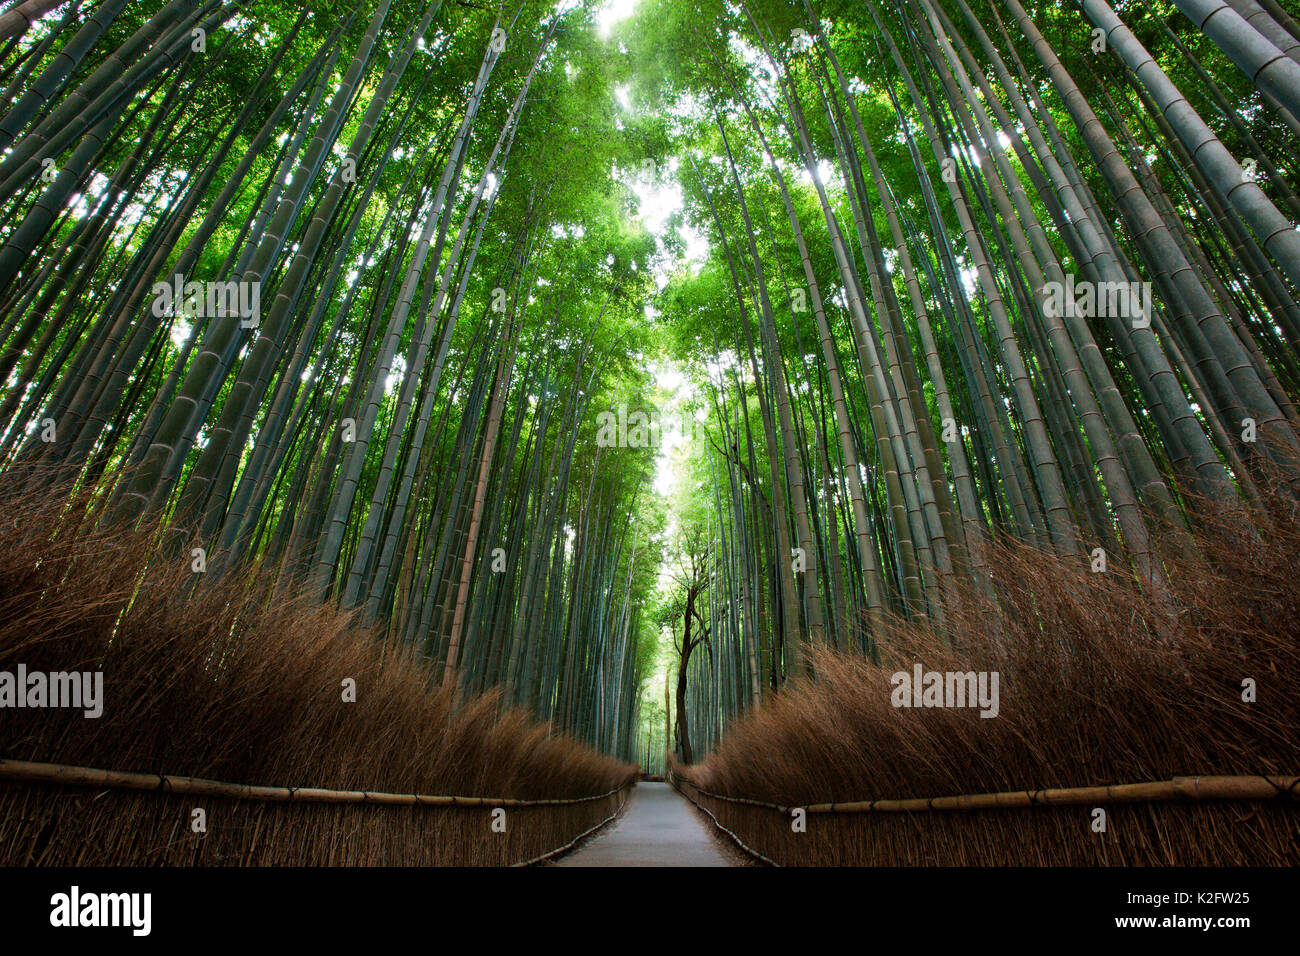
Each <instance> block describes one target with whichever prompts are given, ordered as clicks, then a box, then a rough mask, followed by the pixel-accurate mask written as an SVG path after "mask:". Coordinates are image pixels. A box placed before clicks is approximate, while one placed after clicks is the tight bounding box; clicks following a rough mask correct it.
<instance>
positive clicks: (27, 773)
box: [0, 757, 627, 808]
mask: <svg viewBox="0 0 1300 956" xmlns="http://www.w3.org/2000/svg"><path fill="white" fill-rule="evenodd" d="M3 780H17V781H22V782H25V783H48V784H54V785H57V786H67V787H106V788H109V789H114V790H140V791H152V792H155V793H183V794H193V795H195V796H204V797H230V798H232V799H235V800H258V801H262V802H264V803H342V804H348V803H353V804H355V803H363V804H371V805H376V806H420V807H493V808H495V807H555V806H565V805H568V804H574V803H590V802H591V801H593V800H603V799H605V798H606V797H612V796H613V795H614V794H616V793H618V792H620V791H622V790H626V789H627V784H624V785H623V786H621V787H615V788H614V789H613V790H610V791H609V792H607V793H598V794H596V795H595V796H591V797H569V798H563V799H548V800H524V799H520V798H518V797H452V796H432V795H428V794H422V793H379V792H375V791H370V790H323V789H321V788H318V787H265V786H255V785H252V784H246V783H223V782H221V781H219V780H205V779H203V778H202V777H175V776H170V775H168V774H161V773H129V772H127V771H123V770H97V769H94V768H92V767H69V766H66V765H64V764H57V763H37V762H35V761H31V760H6V759H4V758H3V757H0V781H3Z"/></svg>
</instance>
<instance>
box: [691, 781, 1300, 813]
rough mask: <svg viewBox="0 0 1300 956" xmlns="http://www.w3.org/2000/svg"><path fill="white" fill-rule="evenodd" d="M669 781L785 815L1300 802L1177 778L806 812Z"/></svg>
mask: <svg viewBox="0 0 1300 956" xmlns="http://www.w3.org/2000/svg"><path fill="white" fill-rule="evenodd" d="M669 778H670V780H672V781H674V782H676V781H681V782H682V783H684V784H686V785H687V786H688V787H690V788H691V789H693V790H694V791H696V792H697V793H700V794H703V795H704V796H706V797H712V798H713V799H715V800H725V801H727V802H728V803H743V804H748V805H749V806H755V807H765V808H767V809H770V810H777V811H780V812H781V813H789V812H790V811H791V810H803V811H804V812H805V813H915V812H917V811H929V810H1000V809H1012V808H1022V807H1067V806H1081V805H1085V804H1095V803H1165V802H1169V801H1173V800H1269V799H1277V798H1281V797H1290V798H1291V799H1292V800H1300V777H1277V776H1265V775H1263V774H1259V775H1256V776H1237V777H1227V776H1219V777H1214V776H1207V777H1174V778H1173V779H1172V780H1155V781H1150V782H1147V783H1122V784H1115V785H1111V786H1099V787H1061V788H1054V789H1049V790H1009V791H1003V792H1001V793H967V794H960V795H957V796H949V797H915V798H911V799H906V800H851V801H847V802H843V803H810V804H807V805H805V806H802V807H798V806H783V805H782V804H779V803H769V802H768V801H765V800H754V799H751V798H749V797H732V796H728V795H726V794H724V793H713V792H711V791H709V790H705V789H704V788H703V787H698V786H696V785H695V784H694V783H692V782H691V781H690V780H687V779H686V778H684V777H681V776H679V775H677V774H672V773H670V775H669Z"/></svg>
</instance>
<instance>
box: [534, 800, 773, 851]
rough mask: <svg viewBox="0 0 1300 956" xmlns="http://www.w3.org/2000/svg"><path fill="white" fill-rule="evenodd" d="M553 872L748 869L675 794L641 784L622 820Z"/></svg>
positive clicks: (708, 824) (584, 845) (690, 807)
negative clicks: (576, 868)
mask: <svg viewBox="0 0 1300 956" xmlns="http://www.w3.org/2000/svg"><path fill="white" fill-rule="evenodd" d="M554 865H555V866H750V865H752V861H751V860H750V858H749V857H748V856H747V855H746V854H744V853H742V852H741V851H740V850H739V849H738V848H736V847H735V846H734V845H732V844H730V843H728V842H727V841H726V840H725V839H724V838H723V837H722V836H721V835H720V834H719V833H718V832H717V830H716V829H715V828H714V826H713V825H712V824H711V823H710V822H709V821H708V820H707V819H706V818H705V816H704V815H703V814H702V813H700V811H698V810H696V809H695V808H694V807H692V806H691V805H690V804H689V803H687V801H686V800H685V798H683V797H682V796H681V794H679V793H677V791H675V790H674V789H673V788H672V787H670V786H669V785H668V784H666V783H641V784H638V785H637V787H636V789H635V790H634V791H633V792H632V797H631V799H630V800H629V802H628V805H627V807H626V809H625V810H624V812H623V815H622V816H621V817H619V819H618V821H617V822H615V823H614V825H613V826H611V827H609V828H608V829H606V830H602V831H601V832H600V833H598V834H596V835H595V836H594V837H592V838H591V839H590V840H588V841H587V842H585V843H584V844H582V845H581V846H579V847H578V848H577V849H576V850H574V851H573V852H571V853H568V854H566V855H565V856H563V857H561V858H560V859H559V860H557V861H556V862H555V864H554Z"/></svg>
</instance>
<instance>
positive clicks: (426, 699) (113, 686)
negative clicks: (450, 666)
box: [0, 485, 635, 865]
mask: <svg viewBox="0 0 1300 956" xmlns="http://www.w3.org/2000/svg"><path fill="white" fill-rule="evenodd" d="M28 487H30V485H29V486H28ZM66 503H67V498H66V496H59V495H46V494H41V495H32V494H27V493H22V492H21V491H15V490H14V489H13V488H11V487H7V488H0V514H3V515H4V521H3V522H2V523H0V670H12V669H13V668H14V667H15V666H16V665H17V664H19V663H22V664H24V665H26V667H27V669H28V671H29V672H30V671H47V672H48V671H102V672H103V674H104V696H105V699H106V704H105V707H104V713H103V716H102V717H100V718H98V719H88V718H86V717H84V716H83V715H82V712H81V711H80V710H70V709H21V710H10V709H6V710H5V711H4V712H3V713H2V714H0V756H4V757H6V758H9V759H12V760H32V761H44V762H50V763H60V764H68V765H73V766H83V767H94V768H102V769H107V770H120V771H135V772H148V773H166V774H175V775H184V776H195V777H204V778H208V779H213V780H222V781H232V782H240V783H249V784H274V785H283V786H303V787H319V788H326V789H335V790H372V791H388V792H393V793H424V794H453V795H466V796H470V795H484V796H500V797H513V798H521V799H533V798H566V797H586V796H591V795H593V794H600V793H605V792H607V791H611V790H615V789H616V788H618V787H620V786H622V785H624V784H628V785H630V784H631V783H632V781H633V779H634V769H635V768H633V767H630V766H627V765H624V764H620V763H617V762H615V761H612V760H610V759H608V758H606V757H603V756H601V755H599V754H596V753H594V752H593V751H591V750H589V749H587V748H585V747H582V746H580V745H578V744H577V743H575V742H574V741H572V740H569V739H566V738H563V737H558V736H552V735H551V734H550V732H549V730H548V728H546V727H544V726H539V725H537V724H535V723H533V722H531V721H530V720H529V719H528V718H527V717H526V716H525V715H523V714H522V713H520V712H518V711H509V710H505V709H503V708H502V706H501V705H500V703H499V701H498V699H497V698H496V696H495V695H488V696H485V697H481V698H478V699H473V700H461V701H459V702H457V701H454V700H453V698H452V697H451V696H450V695H448V694H447V693H443V692H441V691H439V690H436V689H432V688H431V684H432V681H431V678H430V674H429V671H428V669H427V668H426V667H425V666H424V665H423V664H422V663H421V662H420V661H418V660H414V659H412V658H411V656H409V655H408V654H404V653H400V652H395V651H392V650H387V651H386V650H384V649H383V648H381V647H380V646H379V645H378V644H377V643H376V642H375V641H374V640H373V639H372V638H371V637H370V635H368V634H366V633H364V632H363V631H361V630H359V629H358V628H356V627H354V626H353V624H352V622H351V621H350V619H349V617H348V616H347V615H344V614H341V613H339V612H338V611H336V610H334V609H331V608H327V607H319V606H312V605H311V604H310V603H308V602H306V601H304V600H285V599H283V598H277V599H275V600H271V597H270V594H269V588H268V587H267V586H264V585H263V584H261V583H260V582H259V580H258V579H257V578H256V576H253V577H249V576H247V575H246V576H244V577H243V578H242V579H241V580H238V581H233V580H231V581H227V582H223V583H222V585H221V586H219V587H211V586H206V587H202V588H197V589H196V588H194V584H195V580H194V578H193V572H192V571H191V565H190V558H189V552H188V551H187V550H186V551H184V552H183V556H182V553H179V552H178V553H177V555H176V557H175V558H171V557H168V556H166V555H165V554H164V553H162V552H159V551H158V549H157V540H156V536H155V535H154V534H153V532H152V531H151V530H150V529H121V528H118V529H112V530H108V529H105V528H102V527H99V528H97V527H94V526H91V525H89V523H86V522H84V521H83V523H82V526H81V527H80V528H78V527H77V526H76V522H75V521H74V520H73V516H75V517H76V518H77V519H78V520H80V519H82V517H83V516H84V515H85V513H86V512H85V510H84V505H85V504H86V502H85V501H80V502H78V504H77V506H76V507H74V508H73V509H71V510H69V509H68V508H67V504H66ZM345 678H352V679H353V680H355V682H356V687H357V696H356V701H355V703H344V702H343V700H342V693H341V686H342V682H343V680H344V679H345ZM621 802H622V794H619V793H615V794H612V795H611V796H608V797H606V798H604V799H601V800H595V801H590V802H584V803H576V804H571V805H564V806H535V807H511V808H509V809H508V810H507V813H506V830H505V832H504V833H497V832H493V830H492V828H491V822H492V809H491V808H489V807H475V808H461V807H427V806H373V805H332V804H305V803H275V802H264V801H249V800H239V799H229V798H223V797H216V796H205V797H202V798H196V797H195V796H194V795H186V794H163V793H141V792H137V791H131V790H124V789H116V788H75V789H69V788H65V787H59V786H49V785H42V784H33V783H21V782H0V864H4V865H33V864H34V865H128V864H131V865H289V864H293V865H390V864H402V865H427V864H454V865H480V864H485V865H486V864H509V863H517V862H520V861H524V860H527V859H531V858H533V857H536V856H539V855H541V854H543V853H545V852H547V851H549V850H552V849H554V848H556V847H559V846H561V845H563V844H565V843H567V842H568V841H570V840H572V839H573V838H574V837H575V836H577V835H578V834H580V833H582V832H583V831H585V830H587V829H589V828H591V827H592V826H594V825H596V824H598V823H600V822H601V821H602V820H605V819H607V818H609V817H610V816H611V815H612V814H613V813H614V812H615V811H616V809H617V808H618V807H619V806H620V805H621ZM196 807H201V808H202V809H204V810H205V812H206V817H207V832H206V834H203V835H199V834H196V833H194V832H193V831H192V830H191V821H192V810H193V809H194V808H196Z"/></svg>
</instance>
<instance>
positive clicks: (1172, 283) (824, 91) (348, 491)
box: [0, 0, 1300, 767]
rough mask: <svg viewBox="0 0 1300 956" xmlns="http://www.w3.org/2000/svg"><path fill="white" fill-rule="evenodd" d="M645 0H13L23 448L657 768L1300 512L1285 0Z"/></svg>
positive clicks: (4, 401) (1297, 253)
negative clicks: (841, 682) (837, 677)
mask: <svg viewBox="0 0 1300 956" xmlns="http://www.w3.org/2000/svg"><path fill="white" fill-rule="evenodd" d="M608 8H609V4H606V3H600V2H584V0H560V2H542V0H516V2H504V3H500V4H496V5H494V4H492V3H470V2H464V0H457V2H453V3H443V2H441V0H365V2H361V3H339V2H331V0H302V2H298V3H293V4H288V3H276V2H271V0H190V2H184V0H130V2H128V0H99V2H92V0H62V2H46V0H22V2H16V0H10V2H8V3H0V87H3V89H4V95H3V99H2V100H0V471H2V473H3V476H4V480H5V481H6V482H7V483H8V485H7V487H11V486H14V483H17V486H18V487H23V488H25V489H26V490H27V493H29V494H32V495H47V494H50V493H55V494H58V495H66V497H67V502H68V509H67V513H66V514H65V515H64V516H63V517H62V519H61V520H62V526H61V527H62V528H63V529H64V530H63V531H61V532H60V533H67V534H71V535H76V534H83V533H84V534H87V535H88V536H89V535H90V529H94V531H95V534H96V535H100V536H101V537H102V536H103V535H104V534H108V533H111V529H114V528H132V529H137V530H138V529H142V528H144V529H149V530H150V533H152V534H153V535H154V538H155V550H154V557H153V559H152V560H153V562H154V563H155V565H158V566H168V567H171V566H173V565H184V566H186V567H189V568H191V569H192V571H193V574H192V575H191V577H190V579H189V583H188V584H187V588H188V590H187V591H186V593H185V594H180V595H178V598H177V599H178V600H185V599H186V598H187V595H190V596H194V595H201V596H203V598H204V599H205V600H211V596H212V595H213V594H214V593H215V594H220V593H222V591H223V590H224V591H227V592H230V593H232V594H234V593H236V592H238V591H239V590H240V589H241V588H242V587H244V586H245V585H246V583H247V582H249V581H250V580H256V581H258V582H261V583H267V582H269V583H270V586H271V590H270V591H268V592H267V593H269V594H271V595H273V596H274V597H282V598H283V599H284V600H285V601H286V602H288V601H289V600H290V599H292V600H294V601H298V600H308V601H311V602H318V603H322V604H324V605H327V606H329V607H334V608H338V609H341V610H342V611H344V612H347V613H349V614H351V615H353V620H354V621H355V622H356V624H357V625H358V626H359V627H364V628H373V629H374V630H375V632H376V634H377V635H378V639H379V640H381V641H383V642H384V646H385V647H394V648H401V649H403V650H405V651H409V652H410V653H411V654H412V655H413V656H416V657H419V658H422V659H423V660H424V661H425V662H426V663H427V665H428V666H429V668H430V671H429V672H430V674H431V675H432V676H431V678H430V681H431V683H433V684H436V685H439V686H440V687H441V688H443V689H444V690H445V691H447V692H452V693H464V694H469V695H476V694H480V693H482V692H486V691H488V690H490V689H492V688H495V687H500V688H502V689H503V693H504V696H505V698H506V700H507V701H509V702H510V703H513V704H517V705H519V706H520V707H522V708H524V709H525V710H527V711H529V712H531V714H532V715H533V716H535V717H536V718H538V719H540V720H541V721H544V722H549V723H551V724H552V725H553V726H554V727H555V728H557V729H558V730H560V731H562V732H565V733H568V734H571V735H572V736H574V737H576V738H578V739H579V740H581V741H583V742H584V743H588V744H591V745H593V746H594V747H596V748H597V749H600V750H602V751H605V752H607V753H610V754H613V755H614V756H616V757H619V758H621V759H624V760H632V759H636V760H638V761H639V762H640V763H641V764H642V766H652V767H657V766H658V765H659V764H658V761H659V760H661V759H662V755H663V754H662V752H663V750H664V749H666V748H667V747H668V746H672V747H673V748H674V749H675V750H676V753H677V756H678V757H679V758H681V759H683V760H684V761H686V762H690V761H691V760H692V759H693V758H696V757H698V756H701V755H703V754H705V753H706V752H708V751H710V750H712V749H713V748H714V747H715V745H716V744H717V743H718V741H719V740H720V739H721V738H722V736H723V735H724V733H725V731H726V729H727V726H728V725H729V723H731V722H732V721H733V719H734V718H736V717H737V716H738V715H740V714H742V713H744V712H747V711H751V710H753V709H754V708H757V707H759V705H760V704H761V702H762V701H763V700H764V698H765V697H766V696H768V695H770V694H774V693H779V692H781V691H782V690H783V688H784V687H785V686H786V684H787V682H789V681H791V680H794V679H796V678H800V677H804V676H815V675H814V672H815V668H814V667H813V665H812V661H813V660H814V659H815V658H816V655H817V653H818V649H819V648H829V649H832V650H836V651H840V652H848V653H852V654H860V655H863V656H864V657H865V658H867V659H871V660H876V659H878V658H879V657H880V654H881V650H882V648H881V641H882V640H886V638H884V637H883V636H882V635H885V634H887V633H890V628H891V627H892V626H894V624H895V623H896V622H898V621H900V620H901V621H905V622H908V624H909V625H910V626H915V627H917V628H920V629H924V630H925V631H927V632H929V633H933V634H936V635H940V636H942V637H943V639H944V640H946V641H948V642H949V644H950V645H951V646H953V647H955V648H958V649H959V648H960V647H961V642H962V633H961V625H960V624H954V623H953V622H954V621H957V622H960V621H963V620H964V618H963V617H962V615H961V614H959V613H958V610H959V609H960V608H961V606H962V602H963V601H965V600H966V597H967V596H969V595H971V594H975V595H984V596H986V597H989V598H990V599H991V600H995V601H996V599H997V595H998V594H999V593H1001V592H1000V591H999V587H1000V585H1001V584H1002V583H1003V575H1005V573H1006V571H1005V569H1004V568H1003V567H1001V566H1000V565H999V561H1000V558H999V557H998V555H999V554H1001V553H1003V552H1001V551H1000V550H999V549H1000V548H1001V547H1002V546H1003V544H1004V543H1005V542H1008V541H1010V542H1015V543H1016V544H1017V545H1024V546H1027V547H1030V548H1033V549H1035V553H1037V554H1040V555H1041V556H1042V559H1043V560H1044V561H1057V562H1062V563H1064V564H1065V565H1069V566H1070V567H1072V568H1077V570H1078V573H1079V574H1081V575H1087V574H1096V573H1100V572H1105V573H1107V574H1111V575H1121V576H1124V577H1125V579H1127V580H1131V581H1134V582H1137V586H1138V587H1140V588H1141V590H1142V594H1143V595H1144V600H1148V601H1150V602H1151V603H1152V604H1153V605H1156V606H1160V607H1167V608H1168V609H1169V612H1170V613H1171V614H1177V613H1178V607H1177V606H1176V605H1177V600H1176V598H1175V597H1174V596H1173V592H1175V591H1177V590H1178V588H1175V587H1173V586H1172V585H1173V583H1172V582H1171V580H1170V575H1171V574H1172V573H1176V570H1177V569H1176V568H1175V567H1174V566H1173V565H1172V564H1171V562H1170V561H1169V560H1168V556H1169V555H1170V554H1187V553H1191V552H1195V551H1196V549H1198V548H1200V547H1203V544H1202V543H1198V542H1203V541H1204V540H1205V539H1204V537H1203V536H1199V535H1198V532H1199V531H1201V530H1203V529H1204V527H1205V525H1204V522H1205V521H1206V520H1207V519H1206V518H1204V517H1203V516H1204V515H1206V514H1207V513H1208V511H1207V508H1208V507H1210V506H1212V508H1213V509H1214V513H1215V518H1214V520H1216V521H1222V522H1225V523H1228V524H1231V525H1233V526H1234V527H1236V526H1237V525H1238V524H1239V525H1240V526H1242V527H1245V528H1249V529H1251V533H1252V534H1258V535H1263V534H1266V527H1265V526H1266V525H1267V518H1268V512H1269V509H1270V508H1276V507H1280V506H1279V505H1278V502H1292V503H1293V502H1294V498H1295V495H1296V493H1297V488H1296V482H1297V480H1300V474H1297V464H1296V463H1297V461H1300V438H1298V437H1297V435H1300V431H1298V430H1297V426H1298V425H1300V412H1298V411H1297V407H1296V399H1297V394H1300V231H1298V229H1297V226H1296V223H1297V221H1298V220H1300V194H1298V192H1297V190H1298V189H1300V186H1298V185H1297V184H1298V183H1300V168H1298V165H1300V18H1298V17H1297V15H1295V14H1294V13H1292V12H1289V11H1288V10H1287V9H1285V8H1284V6H1283V5H1281V4H1279V3H1278V2H1277V0H1227V2H1218V0H1127V2H1114V3H1107V2H1105V0H1068V2H1065V3H1061V4H1057V3H1045V2H1029V0H820V2H814V0H742V2H726V0H640V2H639V3H637V4H635V9H634V12H633V13H632V14H631V16H629V17H627V18H625V19H623V20H621V21H620V22H618V23H616V24H614V25H613V26H612V27H611V28H609V29H605V28H603V27H602V26H601V25H600V24H601V22H602V17H604V16H605V15H606V14H607V12H608ZM638 183H640V186H637V184H638ZM638 188H639V189H640V190H641V192H639V193H638V191H637V190H638ZM647 190H650V191H651V192H653V191H656V190H657V191H659V193H660V194H662V193H664V192H665V191H666V192H669V193H671V192H673V191H676V193H677V195H679V196H680V199H681V206H680V209H678V210H676V211H675V212H672V213H671V214H669V215H667V216H666V217H665V219H664V225H663V226H662V227H655V228H649V227H647V225H646V222H647V220H646V217H645V215H644V213H645V212H646V210H645V209H644V208H642V207H645V206H646V205H647V200H646V196H647V195H648V194H649V193H647ZM692 235H693V236H696V237H698V239H699V243H698V245H699V248H702V249H703V250H704V251H703V252H701V253H698V254H694V253H690V252H689V249H688V247H689V246H691V243H690V242H689V241H688V240H689V237H690V236H692ZM665 367H669V368H673V369H676V370H678V371H679V372H680V375H681V376H682V378H683V380H684V381H685V382H686V387H685V392H684V394H685V396H686V397H685V398H681V399H679V400H678V399H674V401H678V402H679V404H678V406H677V412H679V413H680V415H681V416H682V417H683V418H684V419H685V420H686V421H687V422H688V424H691V425H692V426H693V427H692V429H691V434H690V436H689V438H688V439H687V440H686V441H685V443H684V444H683V445H681V446H680V447H675V448H664V447H656V445H655V443H654V442H644V441H631V442H629V441H625V440H623V439H624V438H625V437H626V436H622V435H620V436H617V437H616V438H615V439H614V440H609V435H608V433H607V432H608V421H609V417H610V415H611V414H612V413H613V410H622V411H621V412H620V414H624V413H625V412H626V409H628V408H632V409H636V410H644V411H646V412H647V413H651V414H654V413H658V412H662V411H663V410H664V409H663V408H662V407H661V405H662V403H663V402H664V401H665V390H664V388H663V387H662V381H661V379H663V377H664V376H663V369H664V368H665ZM624 417H626V416H625V414H624ZM667 472H672V474H673V475H674V476H675V479H674V480H675V487H674V490H673V491H672V492H671V493H670V494H668V495H666V496H665V495H662V494H660V492H659V491H658V490H657V487H658V486H659V484H660V483H659V482H658V481H657V480H656V478H657V477H662V476H663V475H664V474H665V473H667ZM51 489H53V492H52V491H51ZM1283 506H1284V505H1283ZM87 540H90V538H89V537H88V538H87ZM95 540H100V538H95ZM1021 623H1023V622H1021Z"/></svg>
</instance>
